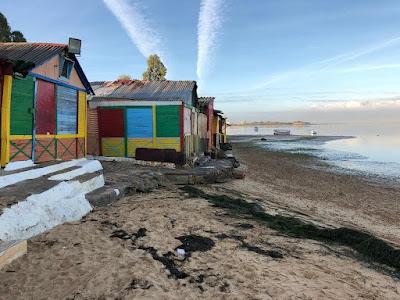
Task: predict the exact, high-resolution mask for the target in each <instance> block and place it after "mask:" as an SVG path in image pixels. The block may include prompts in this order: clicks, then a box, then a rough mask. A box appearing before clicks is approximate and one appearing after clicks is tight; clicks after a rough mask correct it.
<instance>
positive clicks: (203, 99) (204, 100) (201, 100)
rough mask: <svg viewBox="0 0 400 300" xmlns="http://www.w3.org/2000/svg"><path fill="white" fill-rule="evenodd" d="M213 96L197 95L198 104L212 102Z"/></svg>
mask: <svg viewBox="0 0 400 300" xmlns="http://www.w3.org/2000/svg"><path fill="white" fill-rule="evenodd" d="M214 100H215V97H199V104H201V105H207V104H208V103H210V102H214Z"/></svg>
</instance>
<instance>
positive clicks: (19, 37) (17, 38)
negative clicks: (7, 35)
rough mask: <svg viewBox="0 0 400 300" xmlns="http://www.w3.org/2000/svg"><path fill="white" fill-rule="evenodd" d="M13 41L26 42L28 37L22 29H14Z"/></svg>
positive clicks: (12, 33)
mask: <svg viewBox="0 0 400 300" xmlns="http://www.w3.org/2000/svg"><path fill="white" fill-rule="evenodd" d="M11 41H12V42H26V39H25V37H24V35H23V34H22V32H21V31H13V32H11Z"/></svg>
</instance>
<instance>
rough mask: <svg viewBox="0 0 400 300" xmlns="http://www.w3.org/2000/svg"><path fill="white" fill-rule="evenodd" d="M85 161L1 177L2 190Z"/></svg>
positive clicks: (82, 159) (83, 159)
mask: <svg viewBox="0 0 400 300" xmlns="http://www.w3.org/2000/svg"><path fill="white" fill-rule="evenodd" d="M83 161H86V158H81V159H75V160H71V161H67V162H63V163H59V164H56V165H52V166H48V167H43V168H36V169H32V170H28V171H24V172H19V173H15V174H10V175H5V176H0V188H3V187H6V186H9V185H12V184H16V183H18V182H22V181H25V180H29V179H35V178H39V177H42V176H45V175H48V174H51V173H55V172H58V171H61V170H64V169H68V168H71V167H75V166H76V165H79V164H80V163H81V162H83Z"/></svg>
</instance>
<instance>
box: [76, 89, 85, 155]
mask: <svg viewBox="0 0 400 300" xmlns="http://www.w3.org/2000/svg"><path fill="white" fill-rule="evenodd" d="M86 126H87V112H86V93H85V92H81V91H79V92H78V140H79V138H82V137H83V141H84V145H85V147H84V153H83V156H86V153H87V130H86ZM77 143H78V141H77Z"/></svg>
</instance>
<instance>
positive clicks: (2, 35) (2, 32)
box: [0, 13, 26, 42]
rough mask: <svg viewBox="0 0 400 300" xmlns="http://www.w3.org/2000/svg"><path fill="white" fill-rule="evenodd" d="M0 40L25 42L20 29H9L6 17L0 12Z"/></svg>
mask: <svg viewBox="0 0 400 300" xmlns="http://www.w3.org/2000/svg"><path fill="white" fill-rule="evenodd" d="M0 42H26V39H25V37H24V35H23V34H22V32H21V31H11V27H10V25H8V21H7V18H6V17H5V16H4V15H3V14H2V13H0Z"/></svg>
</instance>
